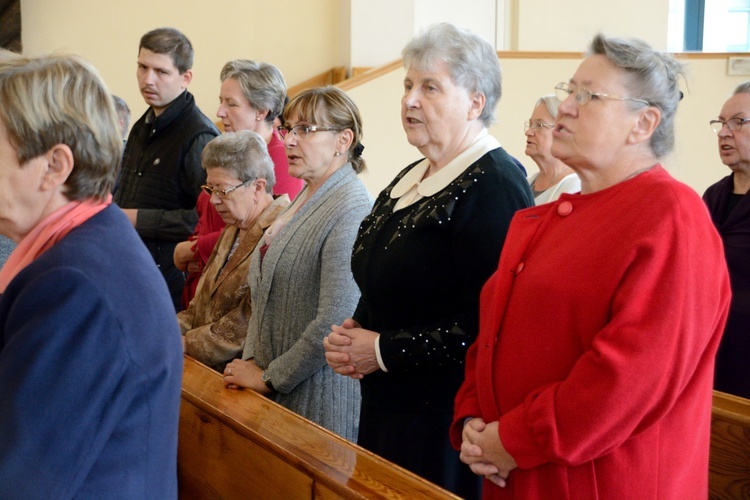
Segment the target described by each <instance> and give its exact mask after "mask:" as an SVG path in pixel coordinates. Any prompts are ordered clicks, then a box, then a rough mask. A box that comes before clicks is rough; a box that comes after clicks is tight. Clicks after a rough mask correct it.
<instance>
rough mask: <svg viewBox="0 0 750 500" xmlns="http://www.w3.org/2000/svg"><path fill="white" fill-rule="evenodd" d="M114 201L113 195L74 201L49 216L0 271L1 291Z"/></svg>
mask: <svg viewBox="0 0 750 500" xmlns="http://www.w3.org/2000/svg"><path fill="white" fill-rule="evenodd" d="M110 203H112V195H109V196H108V197H107V199H106V200H104V201H90V200H87V201H71V202H69V203H67V204H66V205H64V206H63V207H61V208H58V209H57V210H55V211H54V212H52V213H51V214H50V215H48V216H47V217H45V218H44V220H42V221H41V222H40V223H39V224H37V225H36V226H35V227H34V229H32V230H31V232H29V234H27V235H26V237H25V238H24V239H23V240H21V243H19V244H18V246H17V247H16V249H15V250H13V253H12V254H10V257H9V258H8V260H7V261H6V262H5V265H4V266H3V268H2V270H0V293H4V292H5V289H6V288H7V286H8V284H10V282H11V281H12V280H13V278H15V277H16V275H17V274H18V273H20V272H21V271H22V270H23V268H25V267H26V266H28V265H29V264H31V263H32V262H34V260H36V258H37V257H39V256H40V255H42V254H43V253H44V252H46V251H47V250H49V249H50V248H51V247H52V246H53V245H54V244H55V243H57V242H58V241H60V240H61V239H63V238H64V237H65V235H66V234H68V233H69V232H70V231H71V230H72V229H74V228H76V227H78V226H80V225H81V224H83V223H84V222H86V221H87V220H89V219H90V218H91V217H93V216H94V215H96V214H98V213H99V212H101V211H102V210H104V209H105V208H107V206H108V205H109V204H110Z"/></svg>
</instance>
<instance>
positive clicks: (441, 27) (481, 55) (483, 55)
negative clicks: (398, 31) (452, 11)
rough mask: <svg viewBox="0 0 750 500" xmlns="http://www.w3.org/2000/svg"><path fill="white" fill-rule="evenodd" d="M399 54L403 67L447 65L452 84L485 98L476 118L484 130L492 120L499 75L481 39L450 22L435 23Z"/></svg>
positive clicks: (492, 54)
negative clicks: (401, 57) (443, 63)
mask: <svg viewBox="0 0 750 500" xmlns="http://www.w3.org/2000/svg"><path fill="white" fill-rule="evenodd" d="M401 55H402V56H403V58H404V67H405V68H407V69H408V68H414V69H416V70H419V71H423V70H430V69H433V67H434V64H435V63H436V62H437V61H444V62H446V63H447V64H448V67H449V71H450V74H451V78H452V79H453V82H454V83H455V84H456V85H458V86H459V87H461V88H463V89H465V90H467V91H468V92H469V93H473V92H477V93H480V94H483V95H484V97H485V100H486V101H485V104H484V109H483V110H482V114H481V115H480V116H479V119H480V120H481V121H482V123H483V124H484V126H485V127H489V126H490V125H492V123H493V122H494V121H495V109H496V108H497V103H498V102H499V101H500V96H501V95H502V75H501V72H500V62H499V61H498V59H497V52H496V51H495V49H494V47H493V46H492V45H490V43H489V42H488V41H487V40H485V39H484V38H482V37H481V36H479V35H477V34H475V33H472V32H470V31H467V30H463V29H460V28H457V27H455V26H453V25H452V24H449V23H440V24H435V25H433V26H431V27H430V28H428V29H427V30H426V31H425V32H423V33H422V34H420V35H418V36H417V37H415V38H414V39H412V40H411V41H410V42H409V43H408V44H407V45H406V47H404V50H403V51H402V53H401Z"/></svg>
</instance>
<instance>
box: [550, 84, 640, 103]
mask: <svg viewBox="0 0 750 500" xmlns="http://www.w3.org/2000/svg"><path fill="white" fill-rule="evenodd" d="M571 94H575V99H576V103H577V104H578V105H579V106H585V105H587V104H588V103H589V101H590V100H591V98H592V97H599V98H604V99H615V100H618V101H633V102H639V103H641V104H645V105H646V106H651V103H650V102H648V101H644V100H643V99H635V98H634V97H621V96H619V95H612V94H601V93H599V92H591V91H590V90H589V89H587V88H586V87H580V88H578V89H575V90H573V89H572V88H570V85H568V84H567V83H565V82H560V83H558V84H557V85H555V95H556V96H557V98H558V99H559V100H560V102H562V101H564V100H565V99H567V98H568V96H570V95H571Z"/></svg>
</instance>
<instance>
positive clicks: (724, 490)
mask: <svg viewBox="0 0 750 500" xmlns="http://www.w3.org/2000/svg"><path fill="white" fill-rule="evenodd" d="M708 469H709V475H708V489H709V498H716V499H719V498H750V400H748V399H745V398H741V397H738V396H734V395H731V394H726V393H724V392H719V391H714V398H713V411H712V414H711V453H710V460H709V467H708Z"/></svg>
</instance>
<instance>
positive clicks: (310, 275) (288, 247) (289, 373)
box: [242, 164, 372, 442]
mask: <svg viewBox="0 0 750 500" xmlns="http://www.w3.org/2000/svg"><path fill="white" fill-rule="evenodd" d="M303 193H304V191H303ZM303 193H301V194H300V195H304V194H303ZM371 207H372V199H371V197H370V195H369V194H368V193H367V190H366V189H365V187H364V185H363V184H362V182H361V181H360V180H359V179H358V178H357V175H356V174H355V172H354V170H353V169H352V167H351V164H346V165H344V166H343V167H341V168H340V169H338V170H337V171H336V172H334V173H333V174H332V175H331V176H330V177H329V178H328V179H327V180H326V181H325V183H324V184H323V185H322V186H321V187H320V188H319V189H318V190H317V191H316V192H315V193H314V194H313V195H312V196H311V197H310V199H309V200H307V202H306V203H305V204H304V205H303V206H302V207H301V208H300V209H299V211H298V212H297V213H296V214H294V216H293V217H292V218H291V220H290V221H289V222H288V223H287V225H286V226H285V227H284V228H283V229H282V230H281V231H280V232H279V234H278V235H276V237H275V238H274V241H273V243H272V244H271V245H270V246H269V247H268V250H267V252H266V254H265V257H264V258H263V261H262V263H261V258H260V247H261V245H258V246H257V247H256V249H255V251H254V252H253V256H252V258H251V265H250V274H249V277H248V281H249V284H250V290H251V298H252V303H253V315H252V317H251V318H250V323H249V325H248V332H247V339H246V340H245V350H244V353H243V356H242V358H243V359H249V358H255V362H256V364H257V365H258V366H259V367H261V368H264V369H265V370H267V373H268V375H269V378H270V379H271V382H272V383H273V385H274V387H275V388H276V390H277V391H278V392H277V393H276V395H275V396H274V398H275V400H276V402H277V403H279V404H281V405H283V406H285V407H286V408H289V409H290V410H292V411H294V412H296V413H298V414H300V415H302V416H303V417H305V418H308V419H309V420H312V421H313V422H315V423H317V424H319V425H322V426H323V427H325V428H327V429H329V430H331V431H333V432H335V433H336V434H339V435H341V436H343V437H345V438H346V439H349V440H350V441H353V442H356V440H357V429H358V427H359V409H360V403H361V395H360V389H359V381H357V380H353V379H351V378H349V377H344V376H341V375H337V374H336V373H334V372H333V370H331V368H329V367H328V365H327V364H326V361H325V355H324V349H323V337H324V336H326V335H327V334H328V333H329V332H330V330H331V325H333V324H341V322H342V321H343V320H344V319H346V318H348V317H350V316H351V315H352V314H353V313H354V309H355V308H356V306H357V301H358V300H359V289H358V288H357V285H356V283H355V282H354V278H353V277H352V271H351V256H352V247H353V245H354V240H355V238H356V235H357V230H358V228H359V224H360V222H362V219H364V217H365V216H366V215H367V214H368V213H369V212H370V209H371Z"/></svg>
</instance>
